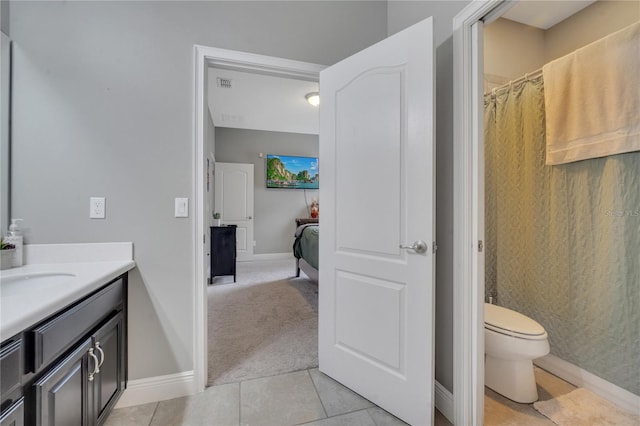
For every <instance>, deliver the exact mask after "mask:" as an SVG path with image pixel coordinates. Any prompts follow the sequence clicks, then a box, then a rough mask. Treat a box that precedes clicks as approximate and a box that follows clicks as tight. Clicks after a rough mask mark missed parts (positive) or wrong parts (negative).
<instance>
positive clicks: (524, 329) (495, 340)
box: [484, 303, 549, 403]
mask: <svg viewBox="0 0 640 426" xmlns="http://www.w3.org/2000/svg"><path fill="white" fill-rule="evenodd" d="M484 352H485V362H484V384H485V385H486V386H487V387H489V388H490V389H493V390H494V391H496V392H498V393H499V394H501V395H503V396H505V397H507V398H509V399H511V400H513V401H516V402H520V403H531V402H534V401H537V400H538V390H537V389H536V379H535V376H534V374H533V360H534V359H536V358H539V357H541V356H545V355H546V354H548V353H549V341H548V339H547V332H546V331H545V329H544V327H542V326H541V325H540V324H538V323H537V322H536V321H534V320H532V319H531V318H529V317H527V316H526V315H522V314H520V313H518V312H515V311H512V310H511V309H507V308H503V307H501V306H497V305H491V304H488V303H485V305H484Z"/></svg>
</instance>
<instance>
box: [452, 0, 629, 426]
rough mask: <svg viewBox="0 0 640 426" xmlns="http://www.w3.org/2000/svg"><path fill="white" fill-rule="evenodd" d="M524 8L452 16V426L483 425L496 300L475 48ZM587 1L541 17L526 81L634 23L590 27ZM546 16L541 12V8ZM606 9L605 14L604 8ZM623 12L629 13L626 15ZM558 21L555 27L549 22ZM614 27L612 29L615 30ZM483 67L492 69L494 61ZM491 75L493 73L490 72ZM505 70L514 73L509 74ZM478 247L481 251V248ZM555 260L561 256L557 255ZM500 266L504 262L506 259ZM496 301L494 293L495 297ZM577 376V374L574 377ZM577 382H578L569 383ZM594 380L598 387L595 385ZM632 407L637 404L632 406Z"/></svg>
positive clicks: (558, 363) (584, 377) (568, 371)
mask: <svg viewBox="0 0 640 426" xmlns="http://www.w3.org/2000/svg"><path fill="white" fill-rule="evenodd" d="M525 3H526V2H524V3H521V2H496V3H492V4H486V3H485V4H472V5H470V6H469V7H467V8H466V9H465V10H464V11H463V12H461V13H460V14H459V15H458V16H457V17H456V18H455V19H454V55H455V62H454V70H455V73H456V74H455V78H456V86H455V90H456V92H455V108H454V112H455V116H456V117H457V119H456V126H455V131H456V137H455V147H454V150H455V155H454V158H455V159H454V161H455V167H456V171H455V178H454V179H458V181H459V182H458V184H457V185H456V187H457V188H459V189H460V191H459V192H458V193H456V196H455V206H456V207H455V211H456V212H467V213H468V214H467V215H466V216H465V215H464V214H463V213H460V215H459V216H457V217H456V219H455V223H456V228H457V229H460V230H461V231H462V232H461V233H460V234H458V237H457V238H456V240H455V245H456V251H455V254H454V255H455V256H456V258H457V261H456V263H457V264H458V265H461V266H462V267H461V268H458V269H457V270H456V271H455V275H454V282H455V290H454V318H455V321H456V323H455V324H454V341H455V344H456V345H459V347H461V348H468V349H469V351H460V350H456V353H457V354H460V353H463V354H464V355H462V356H460V355H458V357H457V358H456V359H455V360H454V388H457V389H459V391H458V392H456V395H455V399H456V406H457V408H456V422H458V423H482V422H483V420H484V413H483V395H484V386H483V385H484V368H483V364H484V363H483V352H484V347H483V345H484V342H483V338H482V336H483V334H484V330H483V328H484V327H483V325H484V324H483V323H484V318H483V302H484V299H485V296H492V295H493V296H495V295H494V294H492V292H487V293H486V294H485V287H484V256H485V253H484V250H483V244H482V243H483V242H484V241H485V234H484V232H485V229H484V226H485V225H484V205H483V203H484V183H483V182H484V176H485V171H484V143H483V135H484V130H483V118H482V115H483V108H482V104H483V92H484V90H483V86H485V85H484V84H483V83H486V82H483V79H482V77H483V74H485V77H486V72H487V68H485V64H483V56H484V55H483V49H482V47H483V44H484V38H485V32H484V30H485V27H484V26H485V25H487V24H489V23H492V22H493V21H495V20H496V19H497V18H499V17H501V16H503V15H505V13H507V9H509V8H511V7H513V9H509V11H508V15H507V16H506V17H508V18H509V15H512V12H513V11H515V10H516V8H517V7H518V6H519V5H523V6H525ZM591 3H593V2H587V3H586V4H584V3H583V4H582V6H581V7H580V5H577V6H576V8H574V9H573V10H571V11H566V12H565V13H562V12H560V13H561V14H560V15H559V14H558V12H559V11H556V16H555V17H552V16H548V17H547V18H549V19H551V20H553V19H555V22H552V23H550V24H549V25H548V26H547V27H540V28H542V29H544V30H547V29H550V28H551V27H553V31H549V33H545V35H544V39H545V47H547V46H548V49H549V50H543V54H544V58H543V60H542V61H540V62H539V64H538V65H537V66H535V67H534V68H531V69H529V70H521V72H520V74H522V75H523V76H524V77H525V80H527V78H526V77H529V79H532V78H535V77H534V74H535V72H534V69H535V68H539V67H541V66H542V65H544V64H546V63H548V62H550V61H552V60H554V59H556V58H558V57H560V56H563V55H566V54H568V53H571V52H572V51H573V50H574V49H578V48H580V47H582V46H584V45H585V44H588V43H591V42H594V41H596V40H598V39H600V38H601V37H604V36H606V35H607V34H610V33H611V32H614V31H617V30H619V29H621V28H624V27H626V26H627V25H630V24H631V23H633V22H634V20H633V18H629V19H630V21H629V22H626V20H625V19H618V20H609V21H608V22H607V23H606V24H604V23H603V24H602V25H593V23H594V21H595V22H597V20H596V18H594V16H595V15H597V14H600V15H601V14H602V9H600V7H605V6H603V4H604V3H605V2H602V3H600V2H596V4H594V5H593V7H592V6H589V5H590V4H591ZM586 7H590V8H591V9H589V10H587V9H585V13H584V14H581V15H580V16H579V17H576V18H577V21H576V20H574V22H569V23H567V22H565V20H567V18H569V17H570V16H572V15H573V14H576V13H578V12H579V11H581V9H582V8H586ZM545 12H548V11H546V10H545ZM608 12H609V13H611V11H608ZM630 14H631V15H633V13H630ZM558 16H559V17H558ZM636 19H637V18H636ZM512 20H513V19H512ZM589 20H591V21H592V24H591V25H589V24H587V22H589ZM515 21H517V19H515ZM561 21H562V25H556V24H558V23H559V22H561ZM520 22H522V21H520ZM576 22H580V23H581V25H583V26H589V29H590V30H591V31H590V32H589V36H587V35H583V36H582V38H580V37H575V38H574V39H573V40H572V45H565V46H563V47H559V44H558V43H554V42H553V41H554V40H555V38H554V37H556V36H558V35H559V34H563V31H567V30H568V28H569V27H570V28H571V30H572V31H573V32H579V31H575V30H576V28H575V25H576ZM614 22H615V23H614ZM625 22H626V23H625ZM525 23H526V22H525ZM513 24H515V23H509V24H508V26H512V25H513ZM506 25H507V24H506V23H504V22H503V23H502V24H501V27H500V28H502V30H504V29H505V28H506ZM516 25H517V24H516ZM616 25H619V26H618V27H616ZM594 27H596V28H594ZM502 30H501V31H502ZM488 34H489V33H487V37H488ZM502 35H503V38H502V40H503V41H504V39H505V38H508V39H509V40H510V41H511V40H512V39H513V38H514V37H508V36H506V37H504V33H503V34H502ZM589 37H593V38H589ZM580 43H582V44H580ZM562 49H565V51H564V52H562V51H561V50H562ZM523 50H527V51H528V52H529V53H530V54H529V55H528V57H527V59H528V60H529V61H531V59H532V57H533V56H535V55H534V54H533V53H532V52H533V50H531V49H523ZM489 57H494V56H489ZM489 65H493V63H491V64H489ZM519 65H522V64H519ZM492 71H495V67H494V68H493V69H492ZM511 71H513V69H512V70H511ZM489 73H491V71H489ZM517 73H518V72H516V74H517ZM517 77H519V75H507V78H506V81H507V82H509V81H511V80H513V83H514V84H515V82H516V81H517ZM485 88H486V86H485ZM505 90H506V89H505ZM503 154H504V153H503ZM494 170H495V168H494ZM529 180H532V179H529ZM538 180H539V179H538ZM502 181H504V179H502ZM469 212H470V213H469ZM487 238H489V236H487ZM469 243H471V244H469ZM484 245H485V246H486V245H487V244H484ZM562 258H564V256H563V257H562ZM507 263H508V264H511V262H507ZM507 281H508V280H507ZM489 282H491V281H489ZM465 293H466V294H465ZM505 294H506V295H508V294H509V293H508V292H506V293H505ZM498 297H500V296H499V295H498ZM457 312H459V313H460V315H462V316H464V315H466V317H465V318H464V319H459V315H458V314H457ZM539 363H540V364H539V365H541V366H543V368H545V369H547V370H548V371H550V372H552V373H554V374H556V375H558V376H560V377H564V378H567V379H568V378H569V377H571V378H572V379H571V380H572V382H574V383H579V384H581V385H583V386H584V387H587V388H589V387H591V388H601V387H602V388H607V387H609V385H611V384H610V383H606V382H604V383H602V382H601V381H600V379H598V378H597V377H589V376H593V375H591V374H590V373H588V371H586V370H581V369H580V368H578V367H577V366H574V365H571V364H568V363H566V362H564V361H562V360H560V359H559V358H556V357H553V356H550V357H546V358H544V359H540V360H539ZM578 371H579V373H578V374H576V373H577V372H578ZM457 373H459V374H458V377H457V379H456V378H455V375H456V374H457ZM576 379H577V382H575V381H574V380H576ZM596 383H598V384H597V385H596ZM603 392H605V393H609V395H614V394H615V395H616V397H615V398H614V399H616V400H617V401H620V400H622V399H625V398H622V397H620V396H619V395H620V393H619V390H617V389H616V387H615V386H613V385H612V386H611V387H610V389H608V390H607V391H603ZM627 399H628V398H627ZM635 406H637V403H636V405H635Z"/></svg>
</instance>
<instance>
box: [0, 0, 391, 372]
mask: <svg viewBox="0 0 640 426" xmlns="http://www.w3.org/2000/svg"><path fill="white" fill-rule="evenodd" d="M3 3H4V2H3ZM386 14H387V9H386V4H385V3H382V2H375V1H374V2H360V1H354V2H324V1H318V2H314V1H311V2H270V1H258V2H244V1H243V2H237V1H229V2H225V1H209V2H206V1H201V2H183V1H177V2H171V1H153V2H151V1H149V2H144V1H143V2H110V1H109V2H100V1H96V2H68V1H64V2H57V1H56V2H53V1H52V2H49V1H46V2H12V3H11V10H10V24H11V35H12V38H13V39H14V46H15V61H14V71H15V79H14V90H15V91H14V105H13V107H14V109H13V118H14V122H13V125H14V139H13V142H14V152H13V157H12V161H13V165H14V167H13V170H14V174H13V183H14V185H13V195H14V197H13V214H14V215H15V216H18V217H22V218H24V219H25V222H24V225H25V228H26V235H25V238H26V241H27V242H28V243H76V242H88V241H92V242H103V241H133V243H134V250H135V260H136V263H137V265H138V268H137V269H136V270H135V271H134V272H133V273H132V274H131V278H130V281H129V283H130V299H129V301H130V314H129V326H130V329H129V378H130V379H142V378H147V377H154V376H160V375H167V374H172V373H178V372H183V371H189V370H192V369H193V356H194V354H193V350H192V347H193V310H194V306H193V299H194V295H193V288H194V283H193V280H194V277H193V275H192V268H193V263H194V259H193V254H192V251H193V244H194V243H193V242H192V229H193V223H192V220H193V217H191V218H188V219H176V218H174V217H173V202H174V201H173V200H174V198H175V197H189V196H190V195H191V188H192V175H193V170H192V158H193V150H192V134H193V126H192V114H193V107H194V104H193V98H192V96H193V94H192V88H193V64H192V62H193V45H194V44H203V45H208V46H214V47H220V48H227V49H235V50H242V51H248V52H254V53H260V54H265V55H272V56H278V57H284V58H291V59H296V60H302V61H308V62H315V63H319V64H325V65H330V64H332V63H335V62H336V61H338V60H340V59H342V58H344V57H346V56H349V55H350V54H352V53H354V52H356V51H358V50H361V49H363V48H365V47H367V46H369V45H371V44H373V43H375V42H377V41H379V40H380V39H382V38H384V37H385V36H386V24H387V22H386V19H387V15H386ZM311 18H313V19H311ZM90 196H104V197H106V219H105V220H90V219H89V218H88V200H89V197H90Z"/></svg>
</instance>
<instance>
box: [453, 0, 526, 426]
mask: <svg viewBox="0 0 640 426" xmlns="http://www.w3.org/2000/svg"><path fill="white" fill-rule="evenodd" d="M516 3H517V0H514V1H512V0H478V1H472V2H471V3H470V4H468V5H467V7H465V8H464V9H463V10H462V11H461V12H460V13H458V15H456V16H455V17H454V19H453V117H454V129H453V130H454V138H453V183H454V185H453V187H454V188H455V189H454V197H453V206H454V208H453V210H454V218H453V229H455V230H456V231H455V232H454V240H453V246H454V250H453V264H454V269H453V389H454V393H453V396H454V413H455V422H454V423H455V424H458V425H482V424H483V423H484V262H483V259H484V253H482V252H481V250H480V249H479V243H480V242H481V241H484V200H483V197H484V195H483V194H484V164H483V158H484V157H483V146H482V145H483V141H484V138H483V120H482V114H483V107H482V99H483V98H482V92H483V89H482V81H483V73H484V66H483V58H482V54H481V53H482V52H483V37H482V34H483V28H482V26H483V25H485V24H487V23H489V22H491V21H493V20H495V19H497V18H498V17H500V16H501V15H503V14H504V13H505V12H506V10H507V9H508V8H510V7H512V6H513V5H515V4H516Z"/></svg>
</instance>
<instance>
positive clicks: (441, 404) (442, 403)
mask: <svg viewBox="0 0 640 426" xmlns="http://www.w3.org/2000/svg"><path fill="white" fill-rule="evenodd" d="M435 404H436V408H437V409H438V411H440V412H441V413H442V414H443V415H444V416H445V417H446V418H447V420H449V421H450V422H451V423H452V424H455V422H454V419H455V410H454V399H453V394H452V393H451V392H449V391H448V390H447V388H445V387H444V386H442V385H441V384H440V382H438V381H437V380H436V384H435Z"/></svg>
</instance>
